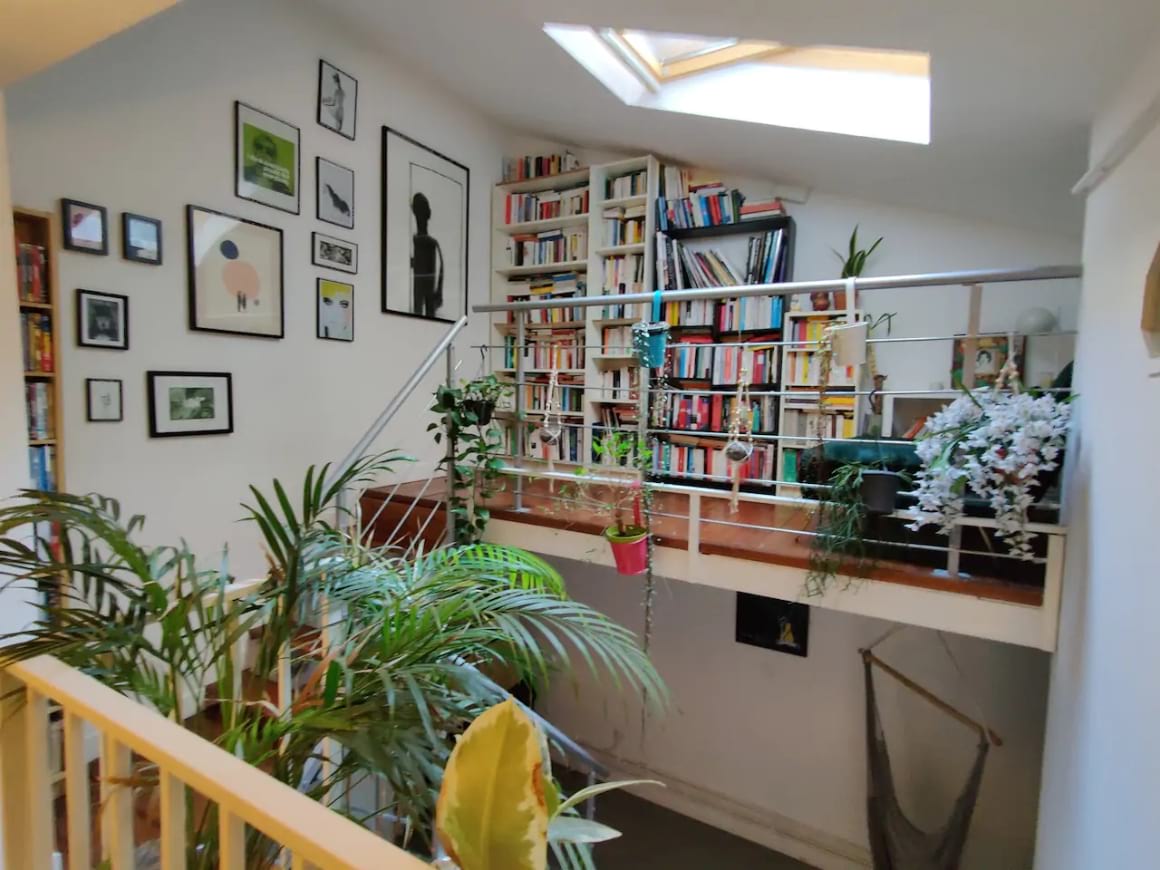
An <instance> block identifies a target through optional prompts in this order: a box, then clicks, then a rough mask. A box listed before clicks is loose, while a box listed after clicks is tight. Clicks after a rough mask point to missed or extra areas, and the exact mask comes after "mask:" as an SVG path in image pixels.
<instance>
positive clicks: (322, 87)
mask: <svg viewBox="0 0 1160 870" xmlns="http://www.w3.org/2000/svg"><path fill="white" fill-rule="evenodd" d="M328 70H329V71H330V73H331V78H332V80H333V75H334V74H335V73H337V74H338V75H339V76H340V77H341V78H340V80H339V83H340V85H341V84H342V79H349V80H350V81H351V82H353V83H354V99H352V100H351V102H350V105H351V107H352V112H351V120H350V132H349V133H347V132H345V130H346V119H345V117H344V118H343V119H342V121H341V122H338V123H337V124H336V120H337V119H335V117H334V112H333V111H331V112H330V113H329V117H327V115H328V113H327V112H326V111H325V110H326V109H327V108H329V106H328V105H327V104H326V102H325V100H326V99H327V97H326V96H325V91H326V79H327V71H328ZM317 120H318V125H319V126H320V127H325V128H326V129H327V130H330V131H331V132H334V133H337V134H338V135H339V136H342V137H343V138H345V139H350V140H351V141H352V142H353V141H354V139H355V136H356V135H357V132H358V79H356V78H355V77H354V76H352V75H351V74H350V73H348V72H346V71H345V70H342V69H339V68H338V67H337V66H335V65H334V64H332V63H331V62H330V61H328V60H325V59H323V58H319V60H318V115H317Z"/></svg>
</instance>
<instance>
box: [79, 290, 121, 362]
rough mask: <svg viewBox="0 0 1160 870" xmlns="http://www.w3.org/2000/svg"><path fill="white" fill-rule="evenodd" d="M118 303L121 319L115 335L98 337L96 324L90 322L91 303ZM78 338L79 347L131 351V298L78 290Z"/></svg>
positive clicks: (97, 291)
mask: <svg viewBox="0 0 1160 870" xmlns="http://www.w3.org/2000/svg"><path fill="white" fill-rule="evenodd" d="M114 300H115V301H116V304H117V306H118V308H119V310H120V314H121V318H120V322H119V324H118V328H117V330H116V332H115V334H114V335H112V336H110V337H108V338H100V337H98V336H97V335H96V332H97V330H96V329H94V328H93V326H94V324H92V323H90V322H89V318H88V315H89V305H88V303H89V302H95V301H106V302H107V301H114ZM73 307H74V309H75V312H76V338H77V347H89V348H98V349H101V350H128V349H129V297H128V296H125V295H124V294H121V293H105V292H104V291H102V290H85V289H83V288H80V287H78V288H77V296H76V305H75V306H73Z"/></svg>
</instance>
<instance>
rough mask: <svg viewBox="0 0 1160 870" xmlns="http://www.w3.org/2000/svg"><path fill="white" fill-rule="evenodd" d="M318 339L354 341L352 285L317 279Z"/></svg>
mask: <svg viewBox="0 0 1160 870" xmlns="http://www.w3.org/2000/svg"><path fill="white" fill-rule="evenodd" d="M318 337H319V338H327V339H330V340H331V341H354V285H353V284H347V283H345V282H343V281H332V280H331V279H330V278H319V279H318Z"/></svg>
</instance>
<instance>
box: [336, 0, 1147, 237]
mask: <svg viewBox="0 0 1160 870" xmlns="http://www.w3.org/2000/svg"><path fill="white" fill-rule="evenodd" d="M318 2H320V3H322V4H323V5H324V6H326V7H327V8H328V9H330V10H331V11H332V12H334V13H337V14H339V15H340V16H341V17H343V18H346V19H347V20H348V21H349V23H351V24H352V25H354V26H356V27H357V28H359V29H360V30H361V31H362V32H363V33H364V34H366V35H367V36H368V37H370V38H372V39H373V40H375V41H376V42H378V43H379V44H381V45H382V46H383V48H384V50H386V51H388V52H390V53H391V54H392V55H394V56H396V57H397V58H399V59H400V60H401V61H402V62H404V63H406V64H408V65H410V66H412V67H414V68H415V69H416V70H417V71H419V72H420V73H422V74H424V75H425V76H428V77H431V78H434V79H437V80H439V81H441V82H442V83H443V84H444V85H445V86H446V87H447V88H449V89H451V90H452V91H455V92H457V93H459V94H460V95H462V96H463V97H465V98H466V99H467V100H469V101H470V102H472V103H473V104H475V105H477V106H479V108H480V109H481V110H482V111H484V112H485V113H487V114H489V115H491V116H493V117H495V118H497V119H499V120H501V121H503V122H506V123H508V124H510V125H512V126H513V127H515V128H517V129H520V130H524V131H527V132H529V133H534V134H536V135H539V136H542V137H543V138H546V139H554V140H559V141H564V142H572V143H576V144H579V145H590V146H607V147H610V148H615V149H618V150H628V151H634V152H646V151H649V152H653V153H657V154H661V155H667V156H670V157H672V158H675V159H679V160H682V161H685V162H688V163H692V164H695V165H699V166H705V167H711V168H720V169H726V170H728V171H731V172H734V173H737V174H742V175H752V176H757V177H761V178H770V179H773V180H778V181H783V182H788V183H795V184H803V185H808V186H810V187H813V188H815V189H817V190H821V191H827V192H833V193H839V194H843V195H846V196H851V197H857V198H862V199H869V200H873V201H877V202H883V203H890V204H896V205H909V206H916V207H920V208H929V209H935V210H939V211H943V212H950V213H955V214H960V215H963V216H966V217H972V218H984V219H985V218H992V219H994V220H996V221H999V222H1001V223H1007V224H1012V225H1018V226H1022V227H1027V228H1036V229H1042V230H1048V231H1063V232H1068V233H1072V234H1078V232H1079V228H1080V222H1081V218H1082V203H1081V202H1079V201H1077V200H1076V199H1075V198H1073V197H1072V196H1070V194H1069V192H1068V191H1069V188H1070V187H1071V185H1072V183H1074V181H1075V180H1076V179H1078V178H1079V176H1080V175H1081V174H1082V173H1083V171H1084V169H1085V167H1086V163H1087V153H1086V151H1087V130H1088V126H1089V124H1090V122H1091V120H1092V119H1093V118H1094V117H1095V115H1096V114H1097V112H1098V109H1099V107H1100V105H1101V103H1102V102H1103V101H1104V100H1105V99H1106V98H1107V96H1108V95H1109V93H1111V92H1112V91H1113V90H1114V88H1115V87H1116V86H1117V85H1118V84H1119V82H1120V81H1121V80H1122V79H1123V78H1124V77H1125V76H1126V75H1127V74H1128V72H1129V71H1130V69H1131V67H1133V66H1134V65H1135V64H1136V63H1137V62H1139V61H1140V60H1141V55H1142V53H1143V51H1144V50H1145V49H1146V47H1147V46H1148V45H1149V43H1150V41H1151V40H1152V39H1153V38H1154V37H1155V36H1156V35H1157V34H1158V33H1160V2H1157V0H1100V2H1094V0H966V2H964V0H953V2H952V0H873V2H867V0H631V2H630V0H587V2H584V3H577V2H575V0H386V2H384V0H318ZM548 21H557V22H565V23H580V24H593V25H609V26H616V27H637V28H643V29H650V30H666V31H670V32H675V33H682V32H684V33H696V34H704V35H718V36H739V37H746V38H751V39H768V40H773V41H780V42H786V43H790V44H794V45H812V44H828V45H848V46H860V47H867V48H882V49H892V48H893V49H909V50H916V51H926V52H929V53H930V55H931V104H932V105H931V144H930V145H929V146H923V145H912V144H906V143H896V142H882V141H876V140H870V139H861V138H855V137H846V136H838V135H833V134H826V133H811V132H803V131H797V130H789V129H784V128H777V127H765V126H760V125H752V124H744V123H740V122H735V121H722V120H714V119H709V118H700V117H696V116H689V115H676V114H671V113H668V112H659V111H653V110H649V109H640V108H633V107H628V106H625V105H624V104H622V103H621V102H620V101H619V100H617V99H616V98H615V97H614V96H613V95H612V94H611V93H609V92H608V91H606V90H605V89H604V88H603V87H602V86H601V85H600V84H599V83H598V82H597V81H596V80H595V79H593V78H592V77H591V76H589V75H588V73H586V72H585V71H584V70H583V69H582V68H581V67H580V66H579V65H578V64H577V63H576V62H575V61H573V60H572V59H571V58H570V57H569V56H567V55H566V54H565V53H564V52H563V51H562V50H561V49H560V48H559V47H558V46H556V44H555V43H553V42H552V41H551V40H550V39H549V38H548V37H547V36H546V35H545V34H543V33H542V32H541V27H542V25H543V24H544V23H545V22H548ZM769 99H776V94H771V95H769Z"/></svg>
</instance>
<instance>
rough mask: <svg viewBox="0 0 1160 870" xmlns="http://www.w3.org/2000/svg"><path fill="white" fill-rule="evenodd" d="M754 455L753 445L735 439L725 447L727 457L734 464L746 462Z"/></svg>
mask: <svg viewBox="0 0 1160 870" xmlns="http://www.w3.org/2000/svg"><path fill="white" fill-rule="evenodd" d="M752 453H753V445H752V444H748V443H746V442H745V441H738V440H737V439H733V440H732V441H730V442H729V443H728V444H726V445H725V457H726V458H727V459H729V460H730V461H732V462H744V461H745V460H746V459H748V458H749V457H750V455H752Z"/></svg>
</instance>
